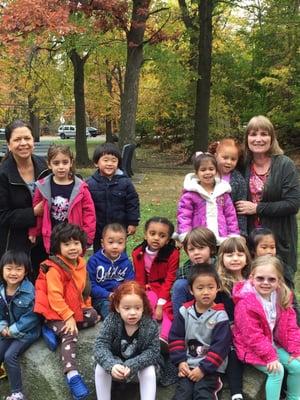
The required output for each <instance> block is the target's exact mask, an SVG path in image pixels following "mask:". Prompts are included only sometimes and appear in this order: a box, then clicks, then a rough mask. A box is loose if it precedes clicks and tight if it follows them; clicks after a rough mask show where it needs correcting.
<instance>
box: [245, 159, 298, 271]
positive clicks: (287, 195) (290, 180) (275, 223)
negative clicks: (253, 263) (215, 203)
mask: <svg viewBox="0 0 300 400" xmlns="http://www.w3.org/2000/svg"><path fill="white" fill-rule="evenodd" d="M245 179H246V183H247V186H248V198H249V200H251V199H250V193H249V179H250V165H248V166H247V169H246V173H245ZM299 206H300V182H299V174H298V172H297V169H296V167H295V164H294V163H293V161H292V160H291V159H290V158H289V157H287V156H284V155H276V156H272V162H271V170H270V174H269V176H268V178H267V181H266V183H265V186H264V190H263V193H262V199H261V201H260V202H259V203H258V205H257V211H256V212H257V215H258V216H259V219H260V221H261V225H262V226H263V227H265V228H269V229H271V230H272V231H273V232H274V234H275V236H276V239H277V240H276V242H277V243H276V251H277V254H278V255H279V256H280V257H281V258H282V260H283V261H284V263H286V264H287V265H288V266H290V267H291V268H292V270H293V271H294V273H295V271H296V269H297V242H298V229H297V218H296V214H297V212H298V210H299ZM251 229H253V216H251V215H250V216H249V217H248V230H249V232H251Z"/></svg>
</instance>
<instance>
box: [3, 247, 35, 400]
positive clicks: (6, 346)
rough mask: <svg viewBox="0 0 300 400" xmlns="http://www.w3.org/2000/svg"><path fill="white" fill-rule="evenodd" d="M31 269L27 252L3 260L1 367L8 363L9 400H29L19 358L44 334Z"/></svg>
mask: <svg viewBox="0 0 300 400" xmlns="http://www.w3.org/2000/svg"><path fill="white" fill-rule="evenodd" d="M30 269H31V266H30V260H29V258H28V256H27V254H25V253H23V252H15V251H7V252H6V253H4V254H3V256H2V258H1V260H0V364H1V363H2V362H3V361H4V365H5V368H6V371H7V374H8V378H9V384H10V390H11V395H10V396H8V397H6V400H23V399H25V397H24V394H23V389H22V377H21V367H20V362H19V358H20V356H21V354H23V353H24V351H25V350H27V349H28V347H29V346H30V345H31V344H32V343H33V342H34V341H36V340H37V339H38V338H39V336H40V333H41V326H40V319H39V317H38V315H37V314H35V313H34V312H33V305H34V286H33V285H32V283H31V282H30V281H29V280H28V279H27V275H28V274H29V273H30Z"/></svg>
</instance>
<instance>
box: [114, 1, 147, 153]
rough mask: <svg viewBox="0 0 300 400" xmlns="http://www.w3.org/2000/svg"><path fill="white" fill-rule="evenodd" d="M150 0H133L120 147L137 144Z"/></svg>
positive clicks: (128, 36) (122, 103)
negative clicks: (140, 88) (141, 70)
mask: <svg viewBox="0 0 300 400" xmlns="http://www.w3.org/2000/svg"><path fill="white" fill-rule="evenodd" d="M149 6H150V0H133V9H132V16H131V26H130V30H129V31H128V32H127V61H126V71H125V79H124V92H123V94H122V96H121V122H120V136H119V146H120V148H122V147H123V145H124V144H126V143H135V123H136V111H137V104H138V91H139V77H140V69H141V66H142V63H143V60H144V57H143V39H144V33H145V29H146V21H147V18H148V10H149Z"/></svg>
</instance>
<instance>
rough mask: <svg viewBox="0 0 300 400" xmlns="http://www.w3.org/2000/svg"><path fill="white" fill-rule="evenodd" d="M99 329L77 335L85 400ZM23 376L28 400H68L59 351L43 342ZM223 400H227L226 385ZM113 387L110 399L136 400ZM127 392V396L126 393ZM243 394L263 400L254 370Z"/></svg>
mask: <svg viewBox="0 0 300 400" xmlns="http://www.w3.org/2000/svg"><path fill="white" fill-rule="evenodd" d="M98 329H99V326H96V327H94V328H89V329H86V330H84V331H81V332H80V333H79V341H78V351H77V354H78V368H79V371H80V373H81V374H82V375H83V376H84V378H85V381H86V383H87V385H88V386H89V388H90V391H91V394H90V396H89V397H88V400H96V393H95V387H94V365H95V362H94V359H93V346H94V341H95V337H96V336H97V333H98ZM22 376H23V385H24V392H25V394H26V395H27V399H28V400H71V399H72V397H71V396H70V393H69V390H68V387H67V385H66V382H65V380H64V376H63V373H62V365H61V362H60V351H59V349H57V351H56V352H54V353H52V352H51V351H49V350H48V348H47V347H46V346H45V344H44V342H43V341H42V339H40V340H39V341H38V342H36V343H35V344H33V345H32V346H31V347H30V348H29V350H27V352H26V353H25V354H24V355H23V356H22ZM3 382H4V381H1V384H0V395H1V396H3V395H8V393H9V389H8V385H7V384H3ZM224 386H225V389H224V390H223V394H222V400H230V398H231V397H230V395H229V392H228V389H226V384H225V385H224ZM125 388H126V390H124V385H120V386H118V385H117V386H116V387H115V388H114V390H113V392H112V400H119V399H122V400H127V399H128V400H138V399H139V391H138V385H126V386H125ZM174 390H175V385H172V386H168V387H164V388H163V387H159V388H158V392H157V400H171V398H172V395H173V393H174ZM127 392H128V393H127ZM244 392H245V395H246V396H245V399H246V400H263V399H264V375H263V374H262V373H260V372H258V371H257V370H255V369H254V368H250V367H246V368H245V373H244Z"/></svg>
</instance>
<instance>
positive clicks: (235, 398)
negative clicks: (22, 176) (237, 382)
mask: <svg viewBox="0 0 300 400" xmlns="http://www.w3.org/2000/svg"><path fill="white" fill-rule="evenodd" d="M231 400H243V395H242V394H241V393H237V394H234V395H233V396H232V397H231Z"/></svg>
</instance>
